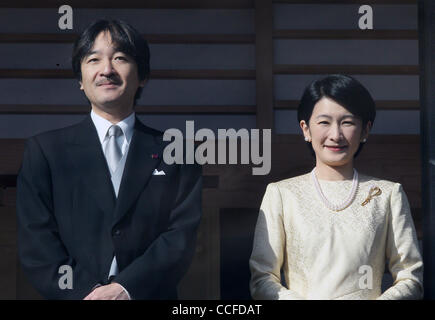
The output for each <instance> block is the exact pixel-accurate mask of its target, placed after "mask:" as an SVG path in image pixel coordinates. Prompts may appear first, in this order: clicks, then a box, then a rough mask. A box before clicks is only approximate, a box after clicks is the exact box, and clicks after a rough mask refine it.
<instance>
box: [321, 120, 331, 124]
mask: <svg viewBox="0 0 435 320" xmlns="http://www.w3.org/2000/svg"><path fill="white" fill-rule="evenodd" d="M319 124H329V122H328V121H320V122H319Z"/></svg>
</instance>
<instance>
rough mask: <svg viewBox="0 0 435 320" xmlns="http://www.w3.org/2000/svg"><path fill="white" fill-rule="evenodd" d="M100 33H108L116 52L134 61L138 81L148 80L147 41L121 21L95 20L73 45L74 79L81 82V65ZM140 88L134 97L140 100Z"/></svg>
mask: <svg viewBox="0 0 435 320" xmlns="http://www.w3.org/2000/svg"><path fill="white" fill-rule="evenodd" d="M101 32H109V33H110V36H111V38H112V42H113V44H114V45H115V46H116V50H117V51H120V52H123V53H125V54H127V55H129V56H130V57H132V58H133V59H134V61H135V62H136V65H137V71H138V75H139V81H142V80H145V79H148V78H149V74H150V51H149V48H148V43H147V41H146V40H145V39H144V38H143V37H142V36H141V35H140V34H139V32H138V31H137V30H136V29H134V28H133V27H132V26H131V25H129V24H128V23H126V22H124V21H122V20H105V19H101V20H97V21H95V22H93V23H92V24H91V25H90V26H89V27H87V28H86V29H85V30H84V31H83V32H82V33H81V35H80V36H79V37H78V38H77V40H76V41H75V43H74V47H73V53H72V68H73V72H74V75H75V77H76V78H77V79H78V80H79V81H81V80H82V73H81V63H82V60H83V59H84V58H85V57H86V56H87V55H88V54H89V52H90V51H91V49H92V47H93V46H94V42H95V39H96V38H97V36H98V35H99V34H100V33H101ZM142 89H143V88H142V87H139V88H138V89H137V91H136V95H135V97H134V100H135V104H136V100H137V99H139V98H140V95H141V93H142Z"/></svg>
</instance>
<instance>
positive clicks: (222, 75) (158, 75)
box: [0, 69, 255, 80]
mask: <svg viewBox="0 0 435 320" xmlns="http://www.w3.org/2000/svg"><path fill="white" fill-rule="evenodd" d="M0 78H20V79H72V78H74V74H73V71H72V70H67V69H58V70H56V69H0ZM151 79H243V80H247V79H248V80H253V79H255V70H237V69H232V70H220V69H209V70H205V69H200V70H174V69H171V70H153V71H151Z"/></svg>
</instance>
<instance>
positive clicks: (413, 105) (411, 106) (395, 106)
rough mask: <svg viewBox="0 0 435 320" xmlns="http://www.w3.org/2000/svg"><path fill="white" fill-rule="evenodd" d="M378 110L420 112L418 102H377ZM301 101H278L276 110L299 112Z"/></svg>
mask: <svg viewBox="0 0 435 320" xmlns="http://www.w3.org/2000/svg"><path fill="white" fill-rule="evenodd" d="M375 103H376V110H420V102H419V101H418V100H377V101H375ZM298 106H299V100H276V101H275V109H279V110H297V108H298Z"/></svg>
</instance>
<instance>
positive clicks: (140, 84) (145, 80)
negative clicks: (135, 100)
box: [139, 79, 147, 88]
mask: <svg viewBox="0 0 435 320" xmlns="http://www.w3.org/2000/svg"><path fill="white" fill-rule="evenodd" d="M145 83H147V79H143V80H141V81H139V87H142V88H143V87H145Z"/></svg>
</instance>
